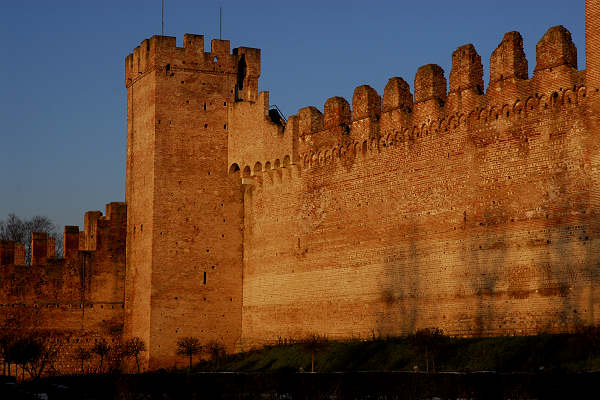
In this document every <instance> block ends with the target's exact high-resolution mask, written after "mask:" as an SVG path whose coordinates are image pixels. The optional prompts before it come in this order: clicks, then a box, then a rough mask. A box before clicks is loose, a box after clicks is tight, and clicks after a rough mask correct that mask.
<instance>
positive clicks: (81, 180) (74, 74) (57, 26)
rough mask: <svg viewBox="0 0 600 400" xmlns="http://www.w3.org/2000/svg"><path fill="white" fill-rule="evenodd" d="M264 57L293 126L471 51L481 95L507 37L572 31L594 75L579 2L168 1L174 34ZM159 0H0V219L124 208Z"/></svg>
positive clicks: (274, 95)
mask: <svg viewBox="0 0 600 400" xmlns="http://www.w3.org/2000/svg"><path fill="white" fill-rule="evenodd" d="M220 5H222V6H223V15H224V18H223V20H224V23H223V38H224V39H228V40H231V46H232V48H234V47H237V46H249V47H259V48H261V49H262V77H261V79H260V90H268V91H270V93H271V96H270V97H271V102H272V104H277V105H278V106H279V108H280V109H281V110H282V111H283V112H284V113H285V114H286V116H289V115H292V114H295V113H296V111H297V110H298V109H299V108H301V107H304V106H307V105H314V106H316V107H318V108H319V109H321V110H322V108H323V104H324V103H325V100H327V98H329V97H331V96H343V97H345V98H346V99H348V100H349V101H350V100H351V98H352V92H353V90H354V88H355V87H356V86H358V85H362V84H368V85H371V86H372V87H374V88H375V89H376V90H377V91H378V92H379V93H380V94H382V93H383V88H384V87H385V84H386V82H387V79H388V78H390V77H392V76H401V77H403V78H404V79H405V80H406V81H407V82H409V83H410V84H411V87H412V84H413V80H414V74H415V72H416V70H417V68H418V67H419V66H421V65H424V64H429V63H436V64H439V65H440V66H442V68H444V70H445V71H446V76H447V77H448V74H449V72H450V66H451V64H450V63H451V54H452V51H453V50H454V49H455V48H456V47H458V46H460V45H463V44H466V43H473V44H474V45H475V47H476V48H477V51H478V52H479V54H480V55H481V57H482V61H483V64H484V68H485V70H486V72H485V84H486V85H487V83H488V64H489V57H490V54H491V52H492V51H493V50H494V49H495V48H496V46H497V45H498V44H499V43H500V41H501V39H502V36H503V35H504V33H505V32H508V31H512V30H517V31H519V32H521V34H522V35H523V38H524V42H525V51H526V53H527V57H528V60H529V70H530V75H531V73H532V71H533V68H534V67H535V45H536V43H537V41H538V40H539V39H540V38H541V37H542V35H543V34H544V32H545V31H546V30H547V29H548V28H549V27H551V26H554V25H559V24H562V25H564V26H565V27H567V29H569V30H570V31H571V33H572V35H573V40H574V42H575V44H576V46H577V48H578V50H579V52H578V53H579V55H578V57H579V60H578V61H579V69H584V68H585V54H584V49H585V26H584V18H585V16H584V1H573V2H567V1H564V0H561V1H557V0H543V1H540V0H535V1H534V0H528V1H523V0H520V1H514V0H503V1H487V0H486V1H483V0H480V1H427V2H425V1H422V2H412V1H411V2H403V1H352V0H350V1H349V0H347V1H302V2H300V1H295V2H286V1H225V0H223V1H210V0H208V1H191V0H179V1H177V0H166V31H165V33H166V34H168V35H170V36H177V40H178V43H179V45H182V42H183V34H184V33H186V32H189V33H198V34H204V35H205V43H206V46H207V47H208V46H209V43H210V39H213V38H218V35H219V18H218V15H219V6H220ZM160 7H161V2H160V0H144V1H141V0H121V1H113V0H103V1H85V0H84V1H81V0H80V1H72V0H63V1H60V0H57V1H47V0H46V1H27V0H24V1H21V2H19V1H12V2H9V1H8V0H4V1H2V3H1V5H0V15H2V20H3V21H2V24H0V34H1V36H2V42H1V44H0V49H1V51H2V62H0V118H1V127H0V171H1V176H2V182H1V183H0V218H5V217H6V215H7V214H8V213H9V212H14V213H16V214H17V215H20V216H22V217H31V216H33V215H36V214H41V215H47V216H49V217H50V218H52V219H53V220H54V221H55V222H56V223H57V224H58V225H59V226H61V229H62V226H63V225H82V224H83V213H84V212H85V211H87V210H96V209H99V210H102V211H103V210H104V205H105V203H108V202H110V201H124V198H125V190H124V188H125V138H126V124H125V121H126V115H125V99H126V90H125V87H124V84H123V81H124V77H123V74H124V72H123V71H124V66H123V65H124V58H125V56H126V55H127V54H128V53H130V52H131V51H132V49H133V48H134V47H135V46H136V45H138V44H139V42H141V41H142V40H143V39H145V38H147V37H150V36H152V35H153V34H159V33H160V29H161V24H160V22H161V21H160V15H161V13H160Z"/></svg>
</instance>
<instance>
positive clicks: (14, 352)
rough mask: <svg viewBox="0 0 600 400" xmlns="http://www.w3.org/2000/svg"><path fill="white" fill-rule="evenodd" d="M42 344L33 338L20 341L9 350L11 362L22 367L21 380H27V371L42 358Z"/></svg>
mask: <svg viewBox="0 0 600 400" xmlns="http://www.w3.org/2000/svg"><path fill="white" fill-rule="evenodd" d="M42 352H43V348H42V344H41V343H40V342H39V341H37V340H35V338H34V337H33V336H27V337H24V338H21V339H18V340H16V341H14V342H13V343H12V345H11V346H10V347H9V349H8V357H9V360H10V361H12V362H13V363H14V364H17V365H20V366H21V373H22V376H21V380H22V381H24V380H25V371H26V370H27V366H28V364H30V363H34V362H36V361H37V360H39V358H40V357H41V355H42Z"/></svg>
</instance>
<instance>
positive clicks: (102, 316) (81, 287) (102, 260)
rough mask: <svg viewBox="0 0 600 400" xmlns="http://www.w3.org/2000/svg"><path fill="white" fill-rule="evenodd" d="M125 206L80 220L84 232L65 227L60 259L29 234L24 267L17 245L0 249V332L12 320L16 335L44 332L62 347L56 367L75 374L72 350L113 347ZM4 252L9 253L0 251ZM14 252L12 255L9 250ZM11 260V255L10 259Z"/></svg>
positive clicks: (120, 300)
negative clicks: (29, 256) (0, 326)
mask: <svg viewBox="0 0 600 400" xmlns="http://www.w3.org/2000/svg"><path fill="white" fill-rule="evenodd" d="M126 221H127V211H126V206H125V203H110V204H107V206H106V213H105V215H104V216H103V215H102V213H101V212H100V211H89V212H87V213H86V214H85V219H84V230H83V231H81V232H80V231H79V227H78V226H66V227H65V230H64V258H57V257H55V256H54V241H53V239H52V238H49V237H48V235H47V234H45V233H34V234H33V238H32V261H31V265H24V264H25V262H24V261H25V257H24V249H23V250H20V249H22V248H23V246H22V245H21V244H18V243H15V242H9V241H4V242H1V243H0V260H1V261H2V262H1V263H0V264H1V265H0V272H1V273H0V316H1V319H2V322H3V327H4V329H11V328H13V327H12V326H11V325H10V323H9V322H8V321H10V320H11V317H15V316H16V317H18V318H17V319H18V320H19V321H21V324H20V325H19V327H20V328H22V329H25V330H27V329H31V330H36V331H43V332H47V333H49V334H50V335H51V336H52V337H53V339H54V340H55V341H62V342H63V343H62V344H61V352H60V354H59V359H58V360H57V362H56V363H55V367H56V368H57V369H58V372H60V373H73V372H76V371H79V370H80V366H79V363H78V362H77V360H75V358H74V357H73V354H74V351H75V349H77V348H78V347H88V348H89V347H91V346H93V344H94V343H96V342H97V341H98V340H101V339H106V340H107V341H108V342H109V343H111V344H115V343H118V342H120V340H121V334H122V331H123V320H124V284H125V229H126ZM6 249H8V250H6ZM15 249H16V250H15ZM15 254H17V256H15Z"/></svg>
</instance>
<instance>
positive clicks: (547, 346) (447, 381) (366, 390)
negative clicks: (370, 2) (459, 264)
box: [0, 328, 600, 400]
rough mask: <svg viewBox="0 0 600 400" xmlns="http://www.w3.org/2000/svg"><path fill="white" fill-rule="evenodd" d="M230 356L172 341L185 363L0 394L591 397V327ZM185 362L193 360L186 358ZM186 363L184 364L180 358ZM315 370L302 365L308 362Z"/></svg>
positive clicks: (595, 340)
mask: <svg viewBox="0 0 600 400" xmlns="http://www.w3.org/2000/svg"><path fill="white" fill-rule="evenodd" d="M282 342H283V343H281V344H279V345H274V346H268V347H265V348H263V349H259V350H252V351H248V352H244V353H241V354H236V355H227V354H225V353H224V352H223V351H222V350H223V349H222V348H210V349H209V350H211V351H207V349H204V350H203V351H201V350H202V349H201V347H202V346H200V345H199V343H197V342H196V341H193V340H185V341H181V344H180V345H179V348H178V354H179V355H180V356H181V357H182V361H183V360H186V361H188V362H190V360H192V357H193V356H194V355H196V356H197V357H204V358H207V359H206V360H203V361H200V362H195V363H192V367H191V368H186V369H179V370H170V371H167V370H161V371H157V372H154V373H145V374H129V375H127V374H119V373H113V374H85V375H79V376H62V377H53V378H45V379H35V380H30V381H27V382H24V383H15V382H14V380H11V379H12V378H7V379H5V380H4V381H3V380H2V378H1V377H0V398H2V399H4V398H7V399H33V398H36V399H39V398H43V399H48V400H54V399H88V400H95V399H167V400H169V399H255V398H256V399H259V398H260V399H332V400H333V399H434V398H439V399H459V398H461V399H509V398H510V399H534V398H535V399H546V398H551V399H555V398H556V399H571V398H588V397H590V396H592V397H590V398H596V396H597V390H598V382H600V329H597V328H587V329H582V330H581V331H579V332H576V333H571V334H561V335H545V334H542V335H537V336H526V337H499V338H451V337H448V336H445V335H443V334H442V333H441V332H440V331H437V330H426V331H420V332H418V333H417V334H415V335H411V336H408V337H402V338H389V339H378V338H371V339H370V340H353V341H346V342H335V341H328V340H327V339H326V338H323V337H320V336H317V335H312V336H311V337H308V338H306V339H305V340H302V341H292V342H290V341H287V340H286V341H282ZM194 361H195V360H194ZM186 364H187V363H186ZM313 367H314V370H315V371H316V372H317V373H310V372H309V371H311V369H312V368H313Z"/></svg>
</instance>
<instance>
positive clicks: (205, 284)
mask: <svg viewBox="0 0 600 400" xmlns="http://www.w3.org/2000/svg"><path fill="white" fill-rule="evenodd" d="M204 284H205V285H206V272H204Z"/></svg>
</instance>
